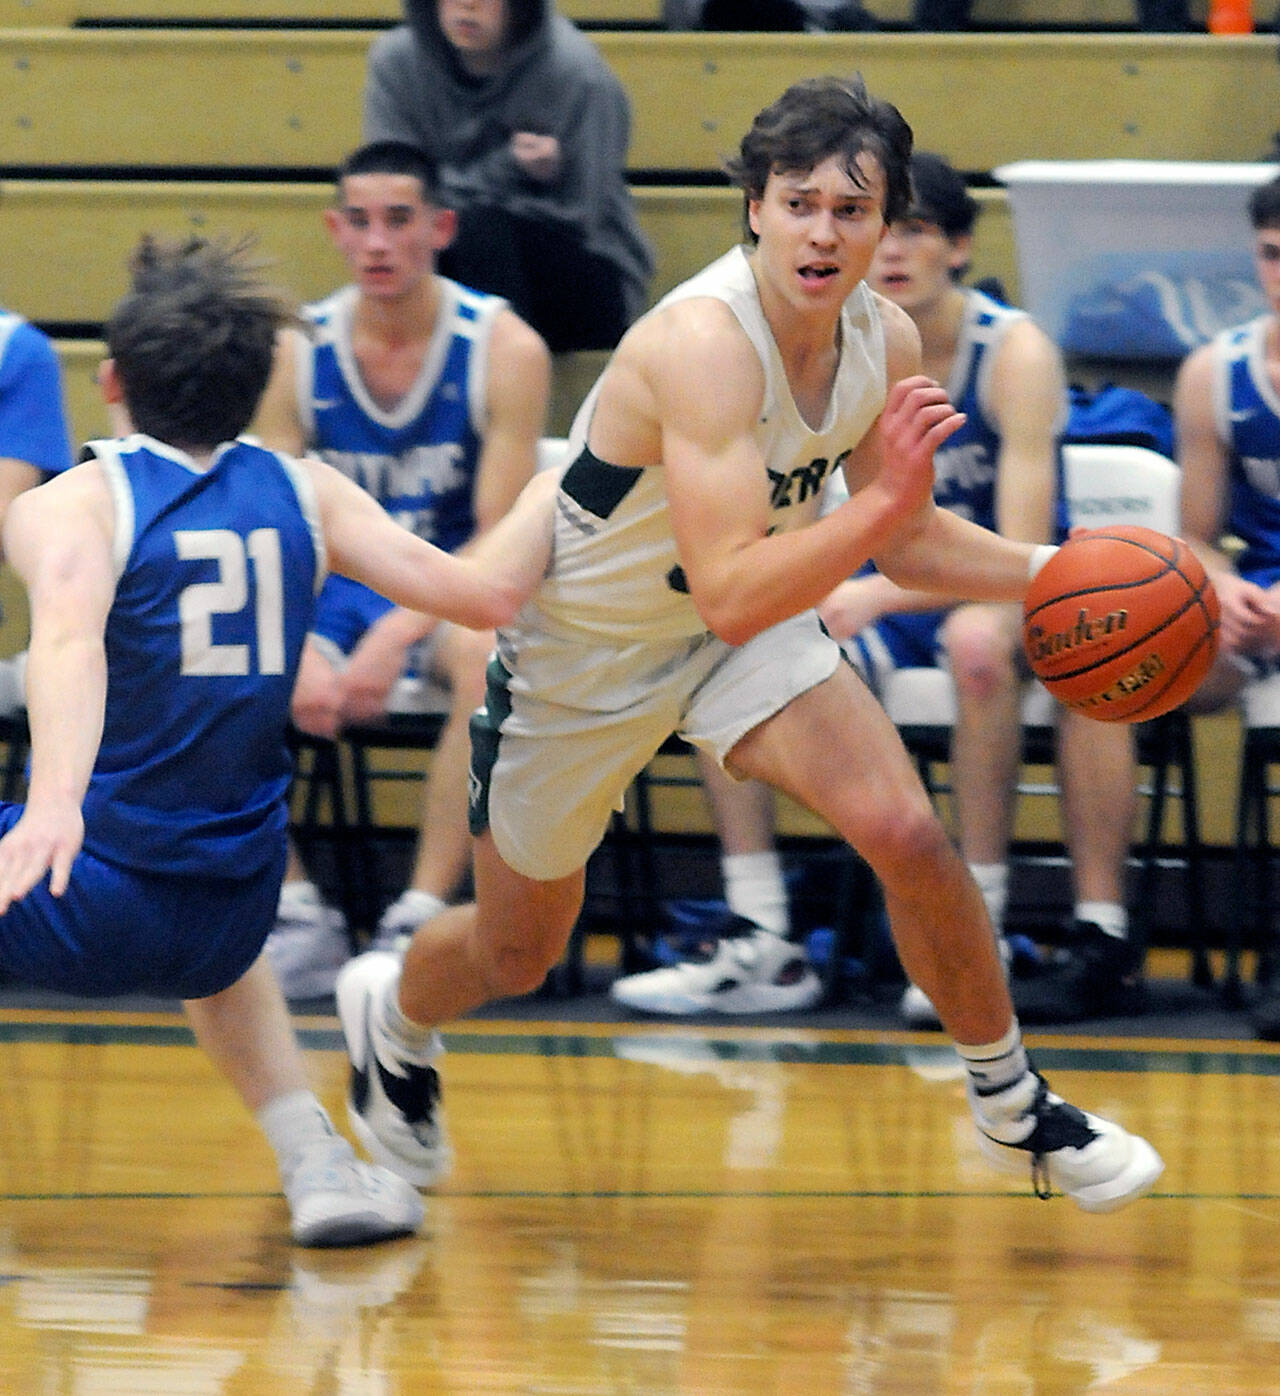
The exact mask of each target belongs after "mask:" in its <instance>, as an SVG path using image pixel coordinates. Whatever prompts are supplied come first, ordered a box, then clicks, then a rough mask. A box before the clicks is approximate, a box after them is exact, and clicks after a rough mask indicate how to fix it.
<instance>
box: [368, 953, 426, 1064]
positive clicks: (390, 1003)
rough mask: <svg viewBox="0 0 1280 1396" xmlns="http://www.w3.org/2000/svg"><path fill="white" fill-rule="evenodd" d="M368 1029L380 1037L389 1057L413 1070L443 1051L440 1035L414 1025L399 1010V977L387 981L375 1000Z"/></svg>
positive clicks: (422, 1025)
mask: <svg viewBox="0 0 1280 1396" xmlns="http://www.w3.org/2000/svg"><path fill="white" fill-rule="evenodd" d="M369 1026H370V1027H371V1028H372V1029H373V1033H374V1036H375V1037H381V1038H382V1039H383V1041H385V1042H386V1044H387V1046H388V1047H389V1048H390V1050H391V1055H392V1056H394V1057H397V1058H399V1059H401V1060H403V1061H407V1062H412V1063H413V1064H414V1065H416V1066H426V1065H427V1064H428V1063H430V1062H433V1061H435V1059H436V1058H437V1057H438V1056H439V1055H440V1053H441V1051H442V1050H443V1043H442V1042H441V1041H440V1034H439V1033H438V1032H437V1031H436V1030H435V1028H434V1027H430V1026H427V1025H424V1024H422V1023H415V1022H414V1021H413V1020H412V1019H411V1018H406V1017H405V1016H404V1014H403V1013H402V1012H401V1010H400V976H399V975H396V977H395V978H394V979H392V980H390V981H389V982H388V983H387V985H386V987H385V988H384V989H383V991H382V993H381V994H380V995H379V996H378V998H377V999H375V1000H374V1002H373V1005H372V1013H371V1017H370V1024H369Z"/></svg>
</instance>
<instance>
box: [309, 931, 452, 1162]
mask: <svg viewBox="0 0 1280 1396" xmlns="http://www.w3.org/2000/svg"><path fill="white" fill-rule="evenodd" d="M400 964H401V960H400V956H399V955H395V954H393V953H391V952H390V951H387V950H373V951H369V952H368V953H366V954H364V955H357V956H356V958H355V959H353V960H348V961H347V963H346V964H345V965H344V966H343V968H342V972H341V973H340V974H339V975H338V982H337V985H336V987H335V990H334V992H335V996H336V998H337V1003H338V1018H339V1021H340V1022H341V1023H342V1034H343V1036H344V1037H345V1038H346V1041H347V1054H348V1056H349V1057H350V1058H351V1086H350V1090H349V1091H348V1094H347V1118H348V1119H349V1120H350V1122H351V1128H352V1129H353V1130H354V1131H355V1134H356V1137H357V1138H358V1139H359V1140H360V1142H361V1144H363V1145H364V1147H365V1148H366V1149H367V1150H368V1151H369V1154H370V1156H371V1157H372V1158H374V1159H376V1160H377V1161H378V1162H379V1163H381V1164H385V1165H386V1167H388V1168H390V1169H392V1170H393V1171H395V1172H396V1173H398V1174H399V1175H400V1176H401V1177H402V1178H407V1179H408V1181H409V1182H411V1183H415V1184H417V1186H418V1187H420V1188H427V1187H430V1186H431V1185H432V1184H433V1183H438V1182H439V1181H440V1180H441V1179H442V1178H443V1177H444V1176H445V1175H446V1174H447V1173H448V1172H449V1169H450V1168H451V1167H452V1165H453V1150H452V1148H451V1146H450V1144H449V1136H448V1132H447V1130H446V1129H445V1123H444V1107H443V1105H442V1104H441V1100H440V1073H439V1072H438V1071H437V1070H436V1067H435V1065H434V1063H435V1062H437V1061H438V1060H439V1059H440V1057H441V1056H442V1055H443V1053H444V1044H443V1043H442V1042H441V1041H440V1035H439V1034H438V1033H433V1034H432V1042H431V1046H430V1047H429V1049H428V1050H427V1052H426V1053H425V1054H424V1057H423V1059H422V1060H421V1061H409V1060H405V1059H404V1058H402V1057H399V1056H396V1055H395V1054H394V1053H393V1052H392V1051H391V1050H390V1047H389V1044H387V1043H386V1042H385V1041H382V1040H381V1039H382V1036H383V1034H381V1033H380V1032H379V1031H378V1027H377V1023H376V1021H375V1016H374V1012H373V1007H374V1004H375V1003H376V1001H377V999H378V998H379V996H380V995H381V994H382V993H383V992H385V990H386V987H387V985H388V984H389V983H390V982H391V981H392V980H394V979H396V978H397V977H398V976H399V974H400Z"/></svg>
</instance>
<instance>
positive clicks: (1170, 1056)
mask: <svg viewBox="0 0 1280 1396" xmlns="http://www.w3.org/2000/svg"><path fill="white" fill-rule="evenodd" d="M298 1038H299V1041H300V1042H301V1043H302V1045H303V1046H304V1047H307V1048H311V1049H313V1050H316V1051H335V1052H336V1051H342V1050H343V1043H342V1033H341V1032H340V1030H339V1029H337V1028H306V1027H303V1028H299V1029H298ZM444 1040H445V1045H446V1047H447V1048H448V1049H449V1051H451V1052H458V1053H467V1054H474V1055H480V1056H540V1057H570V1058H591V1057H615V1058H619V1059H625V1060H629V1061H636V1062H647V1063H650V1064H653V1065H657V1066H663V1065H666V1066H670V1067H671V1068H672V1069H674V1070H680V1071H685V1072H687V1071H688V1070H689V1069H690V1068H691V1067H695V1068H696V1067H697V1066H699V1065H708V1066H712V1065H715V1064H716V1063H720V1062H747V1063H751V1062H755V1063H762V1064H784V1065H785V1064H793V1063H794V1064H809V1065H818V1066H880V1065H885V1066H901V1065H913V1066H920V1067H929V1066H945V1065H947V1064H953V1063H954V1061H955V1056H954V1054H953V1052H952V1051H951V1049H950V1047H947V1046H945V1045H941V1044H939V1045H937V1046H934V1045H919V1044H906V1043H893V1042H834V1041H832V1042H817V1041H809V1040H804V1041H799V1040H797V1041H792V1042H788V1041H777V1040H767V1041H765V1040H760V1039H754V1038H753V1039H750V1040H735V1039H730V1038H718V1037H715V1036H712V1035H708V1036H696V1035H689V1036H685V1037H674V1036H665V1035H663V1036H657V1035H653V1036H649V1035H641V1034H636V1033H630V1032H627V1031H626V1030H625V1029H623V1030H620V1031H618V1032H617V1033H612V1034H608V1035H604V1036H596V1035H591V1036H588V1035H585V1034H579V1033H575V1032H573V1031H566V1032H563V1033H549V1032H546V1031H545V1030H539V1031H536V1032H528V1033H497V1034H491V1033H469V1032H466V1031H459V1032H447V1033H445V1034H444ZM5 1042H52V1043H66V1044H75V1045H82V1044H88V1045H107V1044H118V1045H137V1046H159V1047H175V1046H182V1047H189V1046H192V1045H194V1042H195V1039H194V1037H193V1036H192V1034H191V1031H190V1029H189V1028H187V1027H185V1026H184V1025H181V1024H173V1025H167V1024H141V1023H138V1024H130V1023H113V1024H104V1023H76V1022H70V1021H68V1022H57V1023H29V1022H2V1021H0V1043H5ZM1033 1056H1034V1058H1035V1063H1036V1065H1037V1066H1038V1067H1041V1068H1043V1069H1045V1070H1061V1071H1114V1072H1145V1073H1151V1072H1160V1073H1176V1074H1181V1075H1190V1076H1205V1075H1226V1076H1280V1054H1272V1053H1265V1052H1255V1051H1250V1050H1248V1049H1244V1050H1235V1051H1232V1050H1227V1049H1220V1048H1212V1047H1205V1046H1194V1047H1187V1048H1186V1049H1185V1050H1178V1049H1169V1048H1162V1049H1160V1050H1158V1051H1157V1050H1146V1049H1142V1048H1135V1047H1098V1046H1096V1045H1094V1046H1088V1047H1064V1046H1057V1047H1038V1048H1036V1049H1035V1050H1034V1052H1033Z"/></svg>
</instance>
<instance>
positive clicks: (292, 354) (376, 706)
mask: <svg viewBox="0 0 1280 1396" xmlns="http://www.w3.org/2000/svg"><path fill="white" fill-rule="evenodd" d="M436 185H437V174H436V169H435V166H434V164H433V163H432V161H431V160H429V159H428V158H427V157H426V156H425V155H424V154H423V153H422V152H421V151H419V150H418V149H416V148H415V147H412V146H405V145H401V144H399V143H397V142H392V141H385V142H380V143H377V144H374V145H369V146H364V147H361V149H359V150H357V151H355V152H354V153H353V154H352V155H351V156H349V157H348V158H347V160H346V161H345V162H344V163H343V166H342V168H341V170H340V171H339V174H338V181H337V196H338V197H337V202H336V204H335V206H334V207H332V208H330V209H328V210H327V211H326V215H325V216H326V222H327V225H328V228H329V232H330V234H331V236H332V238H333V241H334V244H335V246H336V247H337V249H338V250H339V251H340V252H341V253H342V255H343V257H344V259H345V261H346V263H347V266H348V269H349V271H350V273H351V278H352V279H351V283H350V284H349V285H347V286H344V287H343V288H342V289H341V290H338V291H336V292H334V294H333V295H331V296H329V297H328V298H327V299H325V300H322V301H320V302H318V303H317V304H315V305H312V306H309V307H307V308H306V310H305V312H304V313H305V317H306V322H307V323H306V331H305V333H304V332H301V331H291V332H287V333H286V334H284V335H283V336H282V338H281V342H280V345H279V347H278V350H277V365H276V371H275V373H274V375H273V378H272V381H271V383H270V385H269V387H268V389H267V392H266V395H265V397H264V399H263V402H262V406H261V409H260V411H259V414H258V419H257V422H256V425H255V430H256V431H257V433H258V435H259V436H260V437H261V438H262V440H263V441H264V442H265V443H266V444H267V445H269V446H273V447H275V448H276V449H277V450H283V451H286V452H288V453H290V454H293V455H299V454H301V453H302V452H303V451H309V452H311V453H313V454H315V455H317V456H319V457H320V459H322V460H325V461H327V462H328V463H329V464H330V465H332V466H334V467H335V468H336V469H338V470H340V471H341V472H342V473H343V474H344V475H346V476H347V477H348V478H349V479H351V480H353V481H354V482H355V483H356V484H358V485H359V486H360V487H361V488H362V489H364V490H366V491H367V492H368V493H369V494H370V495H372V497H373V498H374V499H376V500H378V502H379V503H380V504H381V505H382V506H383V507H384V508H385V509H386V510H387V512H388V513H390V514H391V516H392V518H394V519H396V520H397V521H398V522H399V523H402V524H403V525H404V526H405V527H406V528H407V529H409V530H411V531H412V532H413V533H416V534H417V535H418V537H420V538H425V539H427V541H429V542H431V543H434V544H435V545H436V546H437V547H440V548H443V549H445V551H447V552H457V551H458V550H459V549H463V548H466V547H467V546H468V545H469V544H470V543H471V541H472V540H473V539H474V538H476V537H477V536H480V535H483V534H484V533H485V532H486V531H487V530H488V529H490V528H492V527H493V525H494V524H495V523H496V522H497V520H498V519H500V518H501V517H502V516H503V514H505V513H506V511H507V510H508V509H509V508H510V507H511V504H512V502H513V501H514V500H515V498H516V496H517V495H518V494H519V492H520V490H521V489H522V488H523V486H524V485H525V483H526V482H527V481H528V479H529V478H530V476H531V475H532V474H533V472H534V470H535V468H536V465H537V451H538V442H539V439H540V437H541V435H542V433H543V431H544V430H545V422H546V412H547V397H548V393H549V384H550V359H549V355H548V353H547V350H546V347H545V346H544V345H543V343H542V341H541V340H540V339H539V338H538V336H537V335H536V334H535V333H534V332H533V330H531V329H530V328H529V326H528V325H526V324H525V323H524V321H523V320H520V319H519V318H518V317H517V316H516V315H515V314H514V313H513V312H512V311H511V310H510V309H509V307H508V306H507V304H506V302H505V301H503V300H500V299H498V298H497V297H495V296H486V295H481V294H479V293H478V292H475V291H471V290H468V289H467V288H466V287H463V286H459V285H458V284H457V283H456V282H453V281H450V280H448V279H446V278H445V277H442V276H439V275H437V274H436V272H435V258H436V255H437V253H438V252H439V251H440V250H441V248H443V247H444V246H445V245H446V244H447V243H448V242H449V239H450V238H451V236H452V234H453V229H454V222H455V218H454V214H453V212H452V211H451V210H449V209H446V208H442V207H440V206H439V205H438V203H437V202H436V194H435V191H436ZM437 620H438V617H430V616H422V615H418V614H416V613H413V612H408V611H405V610H404V609H403V608H400V607H396V606H393V605H392V603H391V602H390V601H389V600H387V599H386V598H384V597H381V596H379V595H377V594H376V593H375V592H373V591H371V590H370V589H369V588H367V587H361V586H357V585H356V584H355V583H354V582H351V581H349V580H348V579H346V578H341V577H330V578H329V579H328V580H327V581H326V582H325V585H324V589H323V591H322V592H321V595H320V601H319V605H318V607H317V611H316V618H315V621H314V623H313V626H312V633H311V635H310V636H309V637H308V640H307V643H306V645H305V646H304V648H303V655H302V663H301V667H300V669H299V675H298V683H297V687H296V690H295V694H294V701H293V718H294V721H295V723H296V724H297V725H298V727H299V728H301V729H302V730H303V731H305V732H310V733H314V734H316V735H319V736H327V737H331V736H333V735H335V734H336V733H337V732H338V731H339V729H340V728H341V727H342V726H343V725H344V724H346V723H348V722H353V721H360V720H370V719H376V718H379V717H381V716H382V715H383V714H384V713H385V712H387V711H388V710H389V709H392V708H394V707H395V706H397V705H398V704H399V703H400V701H401V695H403V694H404V692H405V691H406V690H407V689H408V690H412V689H413V688H415V687H416V688H418V689H419V690H420V689H421V687H422V684H423V682H426V683H427V684H429V685H430V686H431V689H434V690H435V691H436V694H437V701H438V700H439V698H440V697H443V699H444V703H445V704H446V705H447V709H448V713H447V718H446V721H445V725H444V728H443V730H442V732H441V735H440V739H439V741H438V743H437V745H436V749H435V751H434V752H433V755H432V761H431V768H430V771H429V773H428V778H427V782H426V785H425V789H424V800H423V809H422V818H421V821H420V833H419V839H418V846H417V850H416V854H415V859H414V866H413V869H412V872H411V874H410V878H409V885H408V889H407V890H406V891H405V892H404V893H403V894H402V895H401V896H399V897H397V898H393V899H392V900H391V905H390V906H389V907H387V908H386V909H385V911H384V912H383V914H382V917H381V919H380V921H379V923H378V926H377V931H376V938H377V940H378V941H379V943H381V944H385V945H392V944H394V942H395V940H396V938H397V937H398V936H400V935H402V934H407V933H409V932H411V931H412V930H413V929H414V928H415V927H416V926H417V925H419V924H420V923H421V922H423V921H425V920H427V919H429V918H430V917H431V916H433V915H435V914H437V913H438V912H439V911H441V910H442V909H443V908H444V906H445V904H446V902H447V901H448V900H449V899H450V898H451V897H453V896H454V895H455V894H456V893H457V891H458V888H459V886H460V885H461V884H462V883H463V881H464V880H465V878H466V875H467V873H468V871H469V869H470V852H471V849H470V837H469V834H468V831H467V821H466V775H467V760H468V756H469V750H470V748H469V738H468V730H467V724H468V722H469V720H470V716H471V713H472V711H473V710H474V709H475V708H476V706H477V705H478V704H479V703H480V701H481V699H482V697H483V694H484V669H485V664H486V663H487V661H488V657H489V653H490V651H491V649H492V647H493V636H492V635H483V634H476V633H473V632H470V631H466V630H460V629H458V628H457V627H453V626H450V625H448V624H444V625H439V624H437ZM406 676H407V677H408V678H409V680H410V682H409V683H400V682H398V681H400V680H401V679H402V678H403V677H406ZM439 690H443V694H440V693H439ZM349 952H350V938H349V935H348V933H347V929H346V927H345V925H344V924H343V919H342V917H341V914H340V913H339V912H338V911H337V909H336V908H330V907H327V906H326V905H325V904H324V903H323V901H322V899H321V898H320V894H319V892H318V891H317V889H316V888H315V886H314V885H313V884H312V883H311V882H310V880H309V879H308V878H307V874H306V870H305V869H304V868H303V866H302V864H301V862H300V861H299V860H298V859H297V858H296V856H291V860H290V866H289V870H288V873H287V875H286V880H285V885H284V889H283V892H282V895H281V904H280V914H279V917H278V921H277V926H276V929H275V932H274V933H273V935H272V937H271V940H270V942H269V944H268V953H269V954H270V955H271V958H272V964H273V966H274V968H275V970H276V974H277V976H278V977H279V978H280V980H281V983H282V985H283V986H284V988H285V992H286V993H287V994H288V995H289V996H290V997H297V998H304V997H311V996H314V995H316V994H323V993H326V992H328V991H329V990H330V989H331V988H332V986H333V978H334V975H335V974H336V972H337V970H338V967H339V966H340V965H341V964H342V963H343V961H344V960H345V959H346V958H347V955H348V954H349Z"/></svg>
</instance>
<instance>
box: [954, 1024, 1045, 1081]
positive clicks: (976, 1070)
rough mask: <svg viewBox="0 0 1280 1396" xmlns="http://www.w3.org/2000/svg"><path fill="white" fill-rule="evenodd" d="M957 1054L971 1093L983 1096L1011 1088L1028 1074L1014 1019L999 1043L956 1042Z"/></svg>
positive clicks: (1023, 1050) (1018, 1028)
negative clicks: (972, 1089) (971, 1044)
mask: <svg viewBox="0 0 1280 1396" xmlns="http://www.w3.org/2000/svg"><path fill="white" fill-rule="evenodd" d="M956 1051H957V1052H959V1053H960V1058H961V1060H962V1061H963V1062H964V1064H965V1069H966V1070H967V1071H968V1073H969V1080H970V1081H971V1082H972V1084H973V1088H974V1090H975V1091H977V1092H978V1093H979V1095H982V1096H989V1095H992V1094H994V1093H995V1092H997V1091H1001V1090H1003V1089H1004V1088H1005V1087H1006V1086H1011V1085H1013V1083H1014V1082H1015V1081H1018V1080H1020V1079H1021V1078H1022V1077H1023V1076H1024V1075H1026V1074H1028V1071H1029V1068H1028V1066H1027V1054H1026V1051H1025V1049H1024V1048H1023V1046H1022V1029H1021V1028H1020V1027H1019V1026H1018V1020H1017V1019H1016V1018H1015V1019H1014V1020H1013V1022H1012V1023H1011V1024H1010V1026H1009V1031H1008V1032H1007V1033H1005V1035H1004V1036H1003V1037H1002V1038H1000V1039H999V1041H997V1042H988V1043H985V1044H978V1045H974V1046H968V1045H966V1044H965V1043H963V1042H957V1043H956Z"/></svg>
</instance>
